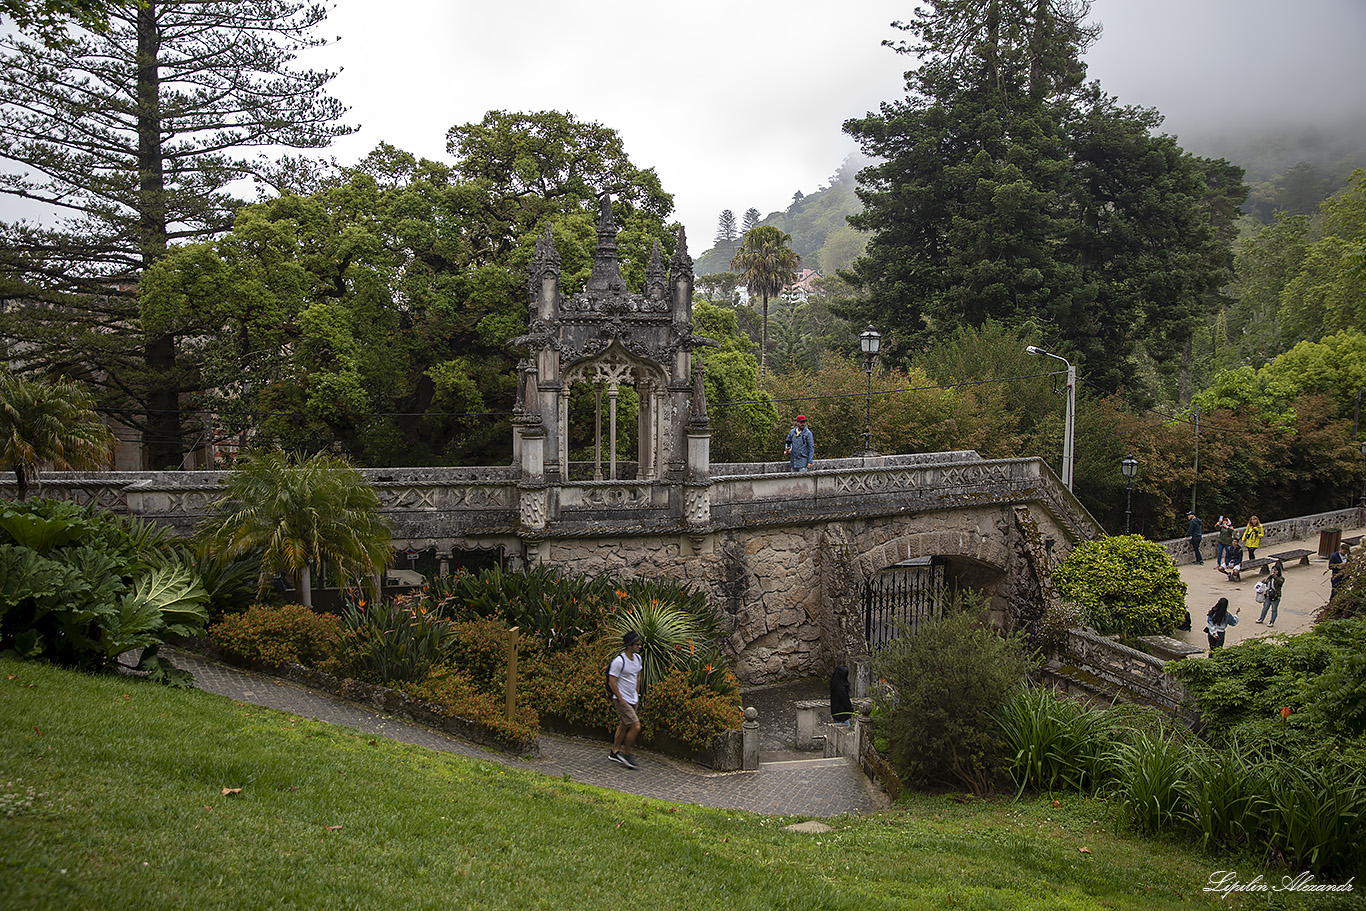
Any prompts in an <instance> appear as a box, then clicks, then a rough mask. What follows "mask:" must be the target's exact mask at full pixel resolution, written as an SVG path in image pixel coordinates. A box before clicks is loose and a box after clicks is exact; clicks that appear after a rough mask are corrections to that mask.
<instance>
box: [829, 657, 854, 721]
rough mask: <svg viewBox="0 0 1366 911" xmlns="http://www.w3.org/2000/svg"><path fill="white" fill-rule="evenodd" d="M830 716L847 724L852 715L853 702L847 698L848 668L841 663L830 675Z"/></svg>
mask: <svg viewBox="0 0 1366 911" xmlns="http://www.w3.org/2000/svg"><path fill="white" fill-rule="evenodd" d="M830 717H832V718H834V719H835V720H836V721H837V722H840V723H842V724H848V723H849V719H851V718H853V717H854V703H853V702H852V701H851V700H850V699H849V668H847V667H845V666H844V665H843V664H841V665H840V666H839V667H837V668H835V673H834V674H832V675H831V676H830Z"/></svg>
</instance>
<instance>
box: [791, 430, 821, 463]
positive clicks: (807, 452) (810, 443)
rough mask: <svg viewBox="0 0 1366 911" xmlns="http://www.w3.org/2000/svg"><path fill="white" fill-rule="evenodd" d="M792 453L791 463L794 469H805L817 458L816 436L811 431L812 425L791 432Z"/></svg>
mask: <svg viewBox="0 0 1366 911" xmlns="http://www.w3.org/2000/svg"><path fill="white" fill-rule="evenodd" d="M791 438H792V443H791V445H792V453H791V465H792V470H793V471H805V470H806V468H807V466H809V465H810V464H811V463H812V462H814V461H815V460H816V437H815V435H814V434H813V433H812V432H811V428H810V427H804V428H802V429H801V430H799V431H797V432H795V433H793V434H791Z"/></svg>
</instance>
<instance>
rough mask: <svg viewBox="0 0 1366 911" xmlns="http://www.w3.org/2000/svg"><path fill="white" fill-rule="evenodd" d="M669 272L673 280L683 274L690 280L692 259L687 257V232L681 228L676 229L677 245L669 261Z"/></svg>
mask: <svg viewBox="0 0 1366 911" xmlns="http://www.w3.org/2000/svg"><path fill="white" fill-rule="evenodd" d="M669 272H670V274H671V275H673V276H674V277H675V278H676V277H677V276H679V275H682V274H683V273H684V272H686V273H688V277H689V278H692V257H691V256H689V255H688V231H687V229H686V228H684V227H682V226H680V227H679V229H678V244H677V245H676V246H675V247H674V255H673V259H671V260H669Z"/></svg>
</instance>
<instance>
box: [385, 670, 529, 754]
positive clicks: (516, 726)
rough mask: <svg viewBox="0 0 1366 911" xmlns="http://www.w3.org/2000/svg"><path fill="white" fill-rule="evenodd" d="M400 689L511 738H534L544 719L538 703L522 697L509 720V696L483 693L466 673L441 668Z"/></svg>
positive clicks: (450, 714)
mask: <svg viewBox="0 0 1366 911" xmlns="http://www.w3.org/2000/svg"><path fill="white" fill-rule="evenodd" d="M398 688H399V689H400V690H402V691H403V692H405V693H407V694H409V695H410V696H416V697H418V698H419V699H426V700H427V701H428V702H434V703H436V704H437V705H439V706H441V707H442V708H443V709H444V710H445V714H446V716H447V717H460V718H464V719H467V720H469V721H475V722H478V723H479V724H480V725H481V726H483V727H485V728H487V729H488V730H490V731H493V732H494V733H496V734H501V735H502V736H504V737H506V738H508V739H509V740H511V741H521V740H534V739H535V737H536V734H537V733H538V731H539V730H540V725H541V719H540V717H539V716H538V715H537V713H536V709H535V707H534V706H531V705H527V704H526V703H525V702H523V701H522V700H518V702H517V706H516V709H515V710H514V711H513V717H512V719H511V720H508V717H507V702H506V701H505V699H504V698H503V697H502V696H501V695H499V696H495V695H493V694H491V693H486V692H481V691H480V690H479V689H477V688H476V687H475V686H474V685H473V684H472V683H471V682H470V679H469V678H468V677H466V676H465V675H464V674H460V673H456V672H453V671H449V670H438V671H434V672H433V673H431V674H429V675H428V676H427V677H424V678H423V679H422V680H418V681H416V682H410V683H401V684H399V686H398Z"/></svg>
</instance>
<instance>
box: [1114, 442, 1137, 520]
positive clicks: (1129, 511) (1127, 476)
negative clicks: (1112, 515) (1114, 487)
mask: <svg viewBox="0 0 1366 911" xmlns="http://www.w3.org/2000/svg"><path fill="white" fill-rule="evenodd" d="M1119 470H1120V471H1122V472H1124V487H1125V490H1126V492H1127V494H1128V496H1127V498H1126V500H1125V504H1124V533H1125V534H1126V535H1127V534H1128V533H1129V517H1130V516H1132V515H1133V512H1134V478H1136V477H1138V459H1136V458H1134V455H1133V453H1129V454H1128V455H1126V456H1125V457H1124V459H1123V460H1122V461H1121V462H1120V463H1119Z"/></svg>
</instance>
